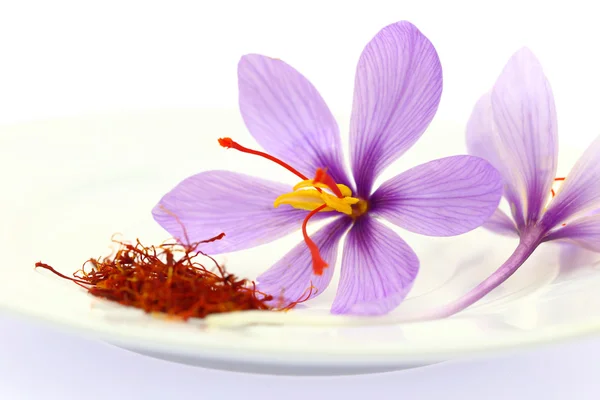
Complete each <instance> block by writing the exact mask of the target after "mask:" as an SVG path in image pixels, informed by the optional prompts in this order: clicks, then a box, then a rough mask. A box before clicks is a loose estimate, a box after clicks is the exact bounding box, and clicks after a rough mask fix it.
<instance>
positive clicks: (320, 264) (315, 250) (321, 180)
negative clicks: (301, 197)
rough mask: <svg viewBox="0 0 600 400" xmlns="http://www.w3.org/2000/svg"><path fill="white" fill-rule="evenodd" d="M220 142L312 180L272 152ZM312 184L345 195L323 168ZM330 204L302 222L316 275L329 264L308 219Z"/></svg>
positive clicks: (320, 207)
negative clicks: (312, 235) (307, 229)
mask: <svg viewBox="0 0 600 400" xmlns="http://www.w3.org/2000/svg"><path fill="white" fill-rule="evenodd" d="M219 144H220V145H221V146H222V147H225V148H227V149H235V150H238V151H241V152H242V153H248V154H254V155H257V156H260V157H263V158H266V159H267V160H270V161H273V162H275V163H277V164H279V165H281V166H282V167H284V168H285V169H287V170H288V171H290V172H291V173H293V174H294V175H296V176H298V177H299V178H300V179H302V181H308V182H310V181H309V179H308V178H307V177H306V176H305V175H304V174H302V173H301V172H299V171H298V170H297V169H295V168H294V167H292V166H291V165H289V164H287V163H286V162H284V161H282V160H280V159H278V158H276V157H273V156H272V155H270V154H267V153H264V152H262V151H258V150H252V149H249V148H247V147H244V146H242V145H240V144H239V143H237V142H235V141H234V140H233V139H231V138H229V137H225V138H219ZM312 184H314V185H315V186H314V189H316V191H317V192H318V193H320V194H323V195H325V192H323V190H322V189H321V188H320V187H318V186H319V184H320V185H321V187H323V185H325V186H326V187H327V188H329V189H330V190H331V192H332V193H333V194H334V195H335V196H337V197H338V198H339V199H344V195H343V193H342V191H341V190H340V189H339V187H338V186H337V184H336V183H335V181H334V180H333V178H332V177H331V176H329V175H328V174H327V172H326V171H325V170H324V169H322V168H319V169H317V172H316V174H315V178H314V179H313V180H312ZM305 193H308V192H305ZM315 193H316V192H315ZM329 196H330V197H331V198H333V199H335V197H333V196H331V195H329ZM317 204H318V203H317ZM330 206H331V204H329V205H328V204H322V205H319V206H317V207H316V208H314V209H313V210H312V211H310V212H309V213H308V215H307V216H306V218H304V221H303V222H302V235H303V236H304V241H305V242H306V246H307V247H308V249H309V250H310V254H311V256H312V262H313V272H314V274H315V275H322V274H323V271H324V270H325V268H327V267H328V264H327V263H326V262H325V261H324V260H323V258H322V257H321V253H320V252H319V247H318V246H317V245H316V244H315V242H313V241H312V239H311V238H310V237H309V236H308V233H307V232H306V225H307V224H308V220H309V219H311V218H312V217H313V216H314V215H315V214H316V213H318V212H319V211H322V210H324V209H325V208H327V207H330ZM276 207H277V206H276ZM325 211H328V210H325ZM309 296H310V295H309Z"/></svg>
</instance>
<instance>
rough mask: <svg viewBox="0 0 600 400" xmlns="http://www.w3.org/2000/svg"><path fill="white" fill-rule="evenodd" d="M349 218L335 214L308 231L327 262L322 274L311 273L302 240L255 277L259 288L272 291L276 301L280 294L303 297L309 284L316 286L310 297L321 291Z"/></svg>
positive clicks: (290, 298) (287, 299)
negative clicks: (315, 230) (321, 224)
mask: <svg viewBox="0 0 600 400" xmlns="http://www.w3.org/2000/svg"><path fill="white" fill-rule="evenodd" d="M351 222H352V220H351V219H350V218H345V217H342V218H338V219H336V220H334V221H332V222H331V223H329V224H327V225H326V226H325V227H323V228H321V229H320V230H319V231H318V232H317V233H315V234H314V235H311V239H312V240H313V241H314V242H315V243H316V244H317V246H318V247H319V251H320V253H321V257H322V258H323V260H325V261H326V262H327V263H328V264H329V267H328V268H325V271H324V272H323V275H321V276H317V275H315V274H313V269H312V257H311V254H310V251H309V250H308V248H307V247H306V243H305V242H304V241H302V242H300V243H299V244H298V245H297V246H296V247H294V249H293V250H291V251H290V252H289V253H287V254H286V255H285V256H284V257H283V258H282V259H281V260H279V261H277V263H276V264H275V265H273V266H272V267H271V268H269V269H268V270H267V271H265V272H264V273H263V274H261V275H260V276H259V277H258V278H257V281H258V289H259V290H261V291H263V292H265V293H268V294H271V295H273V296H274V297H275V302H276V303H277V302H278V300H279V299H280V296H282V297H283V298H284V299H285V302H293V301H297V300H299V299H303V298H305V297H306V295H307V294H308V293H309V289H310V287H311V285H312V286H313V287H314V288H315V289H314V290H313V291H312V294H311V296H310V298H313V297H316V296H318V295H320V294H321V293H323V291H324V290H325V289H326V288H327V286H328V285H329V282H331V277H332V276H333V271H334V269H335V263H336V260H337V253H338V245H339V243H340V239H341V238H342V236H343V235H344V233H345V232H346V230H347V229H348V227H349V226H350V224H351Z"/></svg>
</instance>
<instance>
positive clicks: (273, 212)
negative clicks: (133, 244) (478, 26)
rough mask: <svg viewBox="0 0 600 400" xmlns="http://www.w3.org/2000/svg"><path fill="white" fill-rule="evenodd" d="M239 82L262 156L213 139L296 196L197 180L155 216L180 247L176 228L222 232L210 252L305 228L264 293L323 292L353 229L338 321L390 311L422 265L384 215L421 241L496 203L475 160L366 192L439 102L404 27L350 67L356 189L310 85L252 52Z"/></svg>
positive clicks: (430, 57)
mask: <svg viewBox="0 0 600 400" xmlns="http://www.w3.org/2000/svg"><path fill="white" fill-rule="evenodd" d="M238 78H239V103H240V110H241V113H242V116H243V119H244V122H245V124H246V126H247V128H248V130H249V131H250V133H251V134H252V135H253V136H254V138H255V139H256V141H257V142H258V143H259V144H260V145H261V146H262V148H263V149H264V150H265V152H262V151H257V150H252V149H248V148H246V147H243V146H242V145H240V144H238V143H237V142H235V141H233V140H232V139H230V138H221V139H219V143H220V144H221V145H222V146H224V147H228V148H232V149H236V150H239V151H242V152H245V153H250V154H254V155H257V156H261V157H264V158H267V159H269V160H271V161H274V162H275V163H277V164H279V165H280V166H283V167H285V168H287V169H288V170H289V171H291V172H292V173H293V174H295V175H296V176H297V177H298V178H299V179H300V183H299V184H298V185H296V186H295V187H294V188H293V189H292V190H291V191H290V187H289V186H287V185H285V184H282V183H277V182H272V181H269V180H266V179H263V178H258V177H252V176H248V175H244V174H240V173H235V172H228V171H208V172H202V173H199V174H197V175H194V176H192V177H189V178H187V179H185V180H184V181H183V182H181V183H180V184H179V185H177V186H176V187H175V188H174V189H173V190H172V191H171V192H169V193H167V194H166V195H165V196H164V197H163V198H162V199H161V200H160V202H159V204H158V205H157V206H156V207H155V208H154V210H153V215H154V218H155V219H156V221H157V222H158V223H159V224H160V225H162V226H163V227H164V228H165V229H166V230H167V231H168V232H169V233H170V234H172V235H173V236H174V237H182V235H183V232H182V228H181V225H182V224H183V225H184V226H185V227H186V229H187V232H188V237H189V240H192V241H194V240H198V239H199V238H204V237H207V236H211V235H213V234H216V233H219V232H225V233H226V235H227V236H226V237H225V238H224V239H223V240H221V241H218V242H214V243H210V244H208V245H207V247H206V251H207V252H208V253H210V254H218V253H223V252H231V251H237V250H242V249H247V248H250V247H253V246H258V245H261V244H264V243H268V242H271V241H273V240H275V239H277V238H280V237H282V236H284V235H286V234H289V233H291V232H293V231H294V230H297V229H298V228H299V227H301V228H302V233H303V236H304V241H303V242H301V243H300V244H298V245H297V246H296V247H295V248H294V249H292V250H291V251H290V252H289V253H288V254H287V255H285V256H284V257H283V258H282V259H281V260H279V261H278V262H277V263H276V264H275V265H274V266H272V267H271V268H270V269H269V270H267V271H266V272H264V273H263V274H262V275H260V276H259V277H258V278H257V281H258V285H259V286H258V287H259V289H260V290H261V291H263V292H265V293H269V294H272V295H274V296H275V297H277V296H279V295H281V294H282V295H283V296H284V297H285V299H286V300H289V301H295V300H298V299H300V298H302V299H308V298H312V297H314V296H317V295H319V294H320V293H322V292H323V291H324V289H325V288H326V287H327V286H328V285H329V283H330V281H331V278H332V275H333V266H334V265H335V263H336V259H337V253H338V247H339V243H340V241H341V239H342V236H343V235H344V234H345V233H346V232H348V235H347V237H346V240H345V244H344V249H343V256H342V261H341V273H340V282H339V287H338V291H337V295H336V298H335V300H334V302H333V305H332V312H333V313H336V314H357V315H379V314H385V313H387V312H389V311H390V310H392V309H393V308H395V307H396V306H397V305H398V304H400V302H401V301H402V300H403V299H404V298H405V296H406V294H407V293H408V292H409V290H410V289H411V287H412V285H413V282H414V280H415V277H416V276H417V272H418V270H419V259H418V258H417V256H416V254H415V253H414V252H413V250H412V249H411V248H410V247H409V245H408V244H407V243H406V242H404V241H403V240H402V239H401V238H400V236H399V235H398V234H397V233H395V232H394V231H393V230H392V229H390V228H388V227H386V226H385V225H384V224H383V223H381V222H380V221H379V220H378V218H383V219H386V220H388V221H389V222H391V223H393V224H395V225H397V226H399V227H401V228H404V229H406V230H409V231H412V232H416V233H420V234H423V235H431V236H451V235H458V234H462V233H465V232H467V231H470V230H472V229H474V228H476V227H478V226H480V225H481V224H482V223H483V222H484V221H485V220H486V219H488V218H489V217H490V216H491V215H492V213H493V212H494V210H495V209H496V208H497V206H498V203H499V201H500V197H501V194H502V183H501V177H500V175H499V173H498V172H497V171H496V170H495V169H494V168H493V167H492V166H491V165H490V164H489V163H488V162H487V161H485V160H483V159H481V158H479V157H473V156H469V155H462V156H453V157H447V158H442V159H438V160H434V161H431V162H429V163H426V164H423V165H420V166H417V167H415V168H412V169H410V170H408V171H405V172H404V173H401V174H400V175H397V176H395V177H394V178H391V179H390V180H388V181H387V182H384V183H383V184H381V186H379V188H377V189H376V190H373V185H374V182H375V179H376V178H377V176H378V175H379V174H380V173H381V172H382V171H383V170H384V169H385V168H386V167H388V166H389V165H390V164H391V163H392V162H393V161H395V160H396V159H398V158H399V157H400V156H401V155H402V154H403V153H404V152H406V151H407V150H408V149H409V148H410V147H411V146H412V145H413V144H414V143H415V142H416V141H417V140H418V139H419V137H420V136H421V135H422V134H423V132H424V131H425V129H426V128H427V126H428V125H429V123H430V122H431V120H432V119H433V116H434V114H435V112H436V110H437V107H438V104H439V101H440V96H441V93H442V69H441V66H440V62H439V59H438V56H437V53H436V51H435V49H434V47H433V45H432V44H431V43H430V41H429V40H428V39H427V38H426V37H425V36H424V35H423V34H422V33H421V32H420V31H419V30H418V29H417V28H416V27H415V26H413V25H412V24H410V23H408V22H398V23H395V24H392V25H389V26H387V27H385V28H384V29H383V30H381V31H380V32H379V33H378V34H377V35H376V36H375V37H374V38H373V39H372V41H371V42H370V43H369V44H368V45H367V46H366V48H365V49H364V51H363V53H362V55H361V57H360V60H359V62H358V68H357V72H356V81H355V92H354V102H353V108H352V115H351V127H350V161H351V167H352V177H353V179H351V176H349V175H348V173H347V169H346V167H345V164H344V158H343V153H342V146H341V138H340V133H339V129H338V126H337V123H336V121H335V119H334V118H333V115H332V114H331V112H330V111H329V109H328V107H327V105H326V104H325V102H324V100H323V99H322V97H321V96H320V95H319V93H318V92H317V90H316V89H315V88H314V86H313V85H312V84H311V83H310V82H309V81H308V80H307V79H306V78H305V77H304V76H302V75H301V74H300V73H299V72H297V71H296V70H295V69H293V68H292V67H291V66H289V65H288V64H286V63H285V62H283V61H281V60H278V59H273V58H269V57H265V56H261V55H256V54H251V55H246V56H244V57H242V59H241V60H240V63H239V66H238ZM309 177H310V178H309ZM207 196H208V197H207ZM175 215H176V216H177V218H178V219H179V220H180V221H181V223H182V224H180V223H179V222H178V221H177V220H176V218H175V217H174V216H175ZM326 217H330V218H331V220H330V221H329V222H328V223H327V224H326V225H325V226H324V227H323V228H321V229H320V230H319V231H317V232H316V233H315V234H314V235H312V237H309V235H308V233H307V223H308V222H309V220H311V219H321V218H326Z"/></svg>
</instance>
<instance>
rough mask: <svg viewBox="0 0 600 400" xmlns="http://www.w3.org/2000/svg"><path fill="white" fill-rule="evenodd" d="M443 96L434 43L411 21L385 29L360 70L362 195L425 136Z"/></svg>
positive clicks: (358, 167) (355, 117)
mask: <svg viewBox="0 0 600 400" xmlns="http://www.w3.org/2000/svg"><path fill="white" fill-rule="evenodd" d="M441 94H442V67H441V65H440V60H439V58H438V56H437V53H436V51H435V48H434V47H433V45H432V44H431V42H430V41H429V40H428V39H427V38H426V37H425V36H423V34H422V33H421V32H420V31H419V30H418V29H417V28H416V27H415V26H414V25H412V24H411V23H409V22H406V21H402V22H398V23H395V24H392V25H389V26H387V27H385V28H383V29H382V30H381V31H380V32H379V33H378V34H377V35H376V36H375V37H374V38H373V40H371V42H369V44H367V46H366V48H365V49H364V51H363V53H362V55H361V56H360V60H359V61H358V67H357V70H356V80H355V87H354V101H353V105H352V118H351V121H350V148H351V154H350V158H351V161H352V172H353V173H354V178H355V180H356V184H357V188H358V195H359V196H361V197H363V198H364V197H367V196H368V195H369V194H370V192H371V188H372V186H373V182H374V181H375V178H376V177H377V175H378V174H379V173H380V172H381V171H383V169H384V168H385V167H387V166H388V165H389V164H391V163H392V162H393V161H394V160H396V159H397V158H398V157H400V156H401V155H402V154H403V153H404V152H405V151H406V150H408V149H409V148H410V147H411V146H412V145H413V144H414V143H415V142H416V141H417V140H418V139H419V137H421V135H422V134H423V132H424V131H425V129H427V126H428V125H429V123H430V122H431V120H432V119H433V116H434V115H435V112H436V111H437V107H438V104H439V102H440V96H441Z"/></svg>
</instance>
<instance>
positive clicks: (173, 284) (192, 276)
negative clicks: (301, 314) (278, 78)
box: [35, 234, 299, 320]
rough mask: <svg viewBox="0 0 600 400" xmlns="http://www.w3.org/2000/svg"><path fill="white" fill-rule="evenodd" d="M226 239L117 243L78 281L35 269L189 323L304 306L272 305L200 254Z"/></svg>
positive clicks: (80, 272) (252, 287) (39, 265)
mask: <svg viewBox="0 0 600 400" xmlns="http://www.w3.org/2000/svg"><path fill="white" fill-rule="evenodd" d="M223 236H225V235H224V234H220V235H218V236H215V237H214V238H212V239H208V240H205V241H202V242H199V243H195V244H194V245H190V246H184V245H181V244H177V243H171V244H168V243H165V244H162V245H160V246H158V247H155V246H151V247H146V246H144V245H142V244H141V243H140V241H139V240H137V241H136V244H135V245H133V244H128V243H124V242H121V241H118V240H115V239H113V242H114V243H117V244H119V246H120V247H119V249H118V250H117V252H116V254H115V255H114V257H107V258H98V259H90V260H88V261H87V262H86V263H85V264H84V265H83V267H82V268H81V269H80V270H78V271H76V272H75V273H74V274H73V278H71V277H68V276H65V275H63V274H61V273H60V272H58V271H56V270H55V269H54V268H53V267H51V266H49V265H47V264H44V263H42V262H38V263H36V264H35V267H36V268H45V269H47V270H50V271H51V272H53V273H54V274H56V275H58V276H60V277H61V278H64V279H68V280H70V281H73V282H75V283H76V284H77V285H79V286H81V287H83V288H85V289H86V290H87V291H88V292H89V293H90V294H92V295H94V296H97V297H102V298H105V299H108V300H111V301H115V302H117V303H120V304H123V305H125V306H131V307H136V308H140V309H142V310H144V311H145V312H147V313H164V314H167V315H168V316H171V317H175V318H181V319H183V320H187V319H189V318H194V317H195V318H204V317H205V316H207V315H209V314H216V313H224V312H231V311H243V310H273V309H275V310H287V309H290V308H292V307H294V306H295V305H296V304H298V303H299V302H295V303H292V304H290V305H287V306H286V307H283V308H282V307H279V308H275V307H273V306H271V305H269V304H270V302H272V300H273V297H272V296H269V295H266V294H264V293H262V292H260V291H258V290H256V287H255V285H254V282H248V281H247V280H246V279H238V278H237V277H236V276H234V275H232V274H228V273H226V271H225V269H224V268H223V267H222V266H221V265H219V264H218V263H217V262H216V261H215V260H214V259H213V258H212V257H210V256H207V255H206V254H204V253H202V252H200V251H196V250H195V249H196V248H197V247H198V245H200V244H202V243H208V242H212V241H215V240H219V239H221V238H222V237H223ZM199 255H202V256H205V257H207V258H208V259H209V260H211V262H212V263H214V270H213V271H211V270H209V269H207V268H205V267H204V265H202V264H201V263H200V262H199V261H197V257H198V256H199ZM177 256H179V257H177ZM86 269H88V270H87V271H86Z"/></svg>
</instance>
